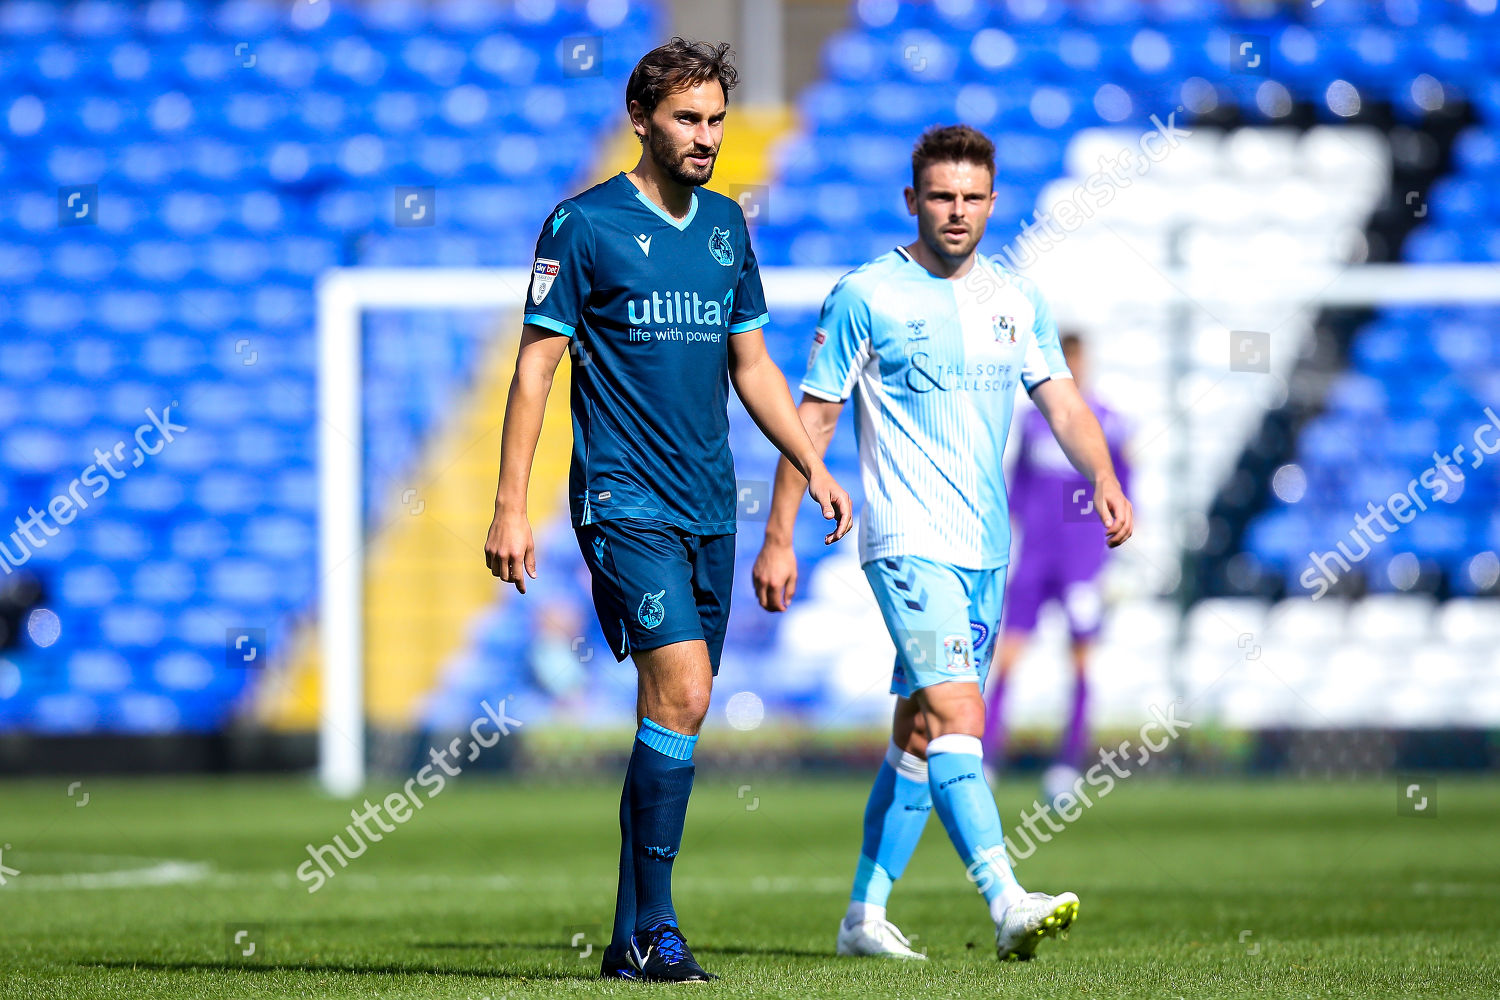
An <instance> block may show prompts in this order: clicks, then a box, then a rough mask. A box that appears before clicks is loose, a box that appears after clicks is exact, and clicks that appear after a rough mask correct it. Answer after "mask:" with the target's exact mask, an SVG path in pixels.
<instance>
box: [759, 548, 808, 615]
mask: <svg viewBox="0 0 1500 1000" xmlns="http://www.w3.org/2000/svg"><path fill="white" fill-rule="evenodd" d="M750 579H751V581H752V582H753V583H754V584H755V599H756V600H757V601H759V602H760V606H761V607H763V608H765V609H766V610H767V611H785V610H786V609H787V608H788V607H789V606H790V605H791V603H792V597H793V596H794V595H795V594H796V593H797V554H796V553H795V552H793V551H792V547H791V546H790V545H777V544H775V543H772V542H767V543H766V544H765V545H763V546H761V550H760V555H758V556H756V557H755V568H754V569H752V570H751V571H750Z"/></svg>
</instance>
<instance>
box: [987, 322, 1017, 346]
mask: <svg viewBox="0 0 1500 1000" xmlns="http://www.w3.org/2000/svg"><path fill="white" fill-rule="evenodd" d="M990 322H991V323H993V324H994V326H995V343H997V344H1014V343H1015V342H1016V318H1015V317H1014V316H991V317H990Z"/></svg>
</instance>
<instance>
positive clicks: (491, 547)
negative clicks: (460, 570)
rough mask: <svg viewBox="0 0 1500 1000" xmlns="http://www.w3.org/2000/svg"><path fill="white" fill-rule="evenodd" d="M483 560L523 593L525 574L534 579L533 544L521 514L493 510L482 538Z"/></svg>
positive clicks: (524, 591) (529, 528) (534, 548)
mask: <svg viewBox="0 0 1500 1000" xmlns="http://www.w3.org/2000/svg"><path fill="white" fill-rule="evenodd" d="M484 564H485V565H486V566H488V567H489V568H490V572H491V573H492V574H494V575H495V576H498V577H499V578H500V579H502V580H504V581H505V582H506V583H513V584H515V585H516V589H517V590H519V591H520V592H521V593H523V594H524V593H526V577H528V576H530V577H531V578H532V579H533V580H535V579H536V545H535V543H534V542H533V541H532V539H531V522H530V521H528V520H526V515H525V514H523V513H519V512H507V511H503V510H498V509H497V510H496V511H495V519H494V520H493V521H491V522H490V535H489V537H488V538H487V539H485V542H484Z"/></svg>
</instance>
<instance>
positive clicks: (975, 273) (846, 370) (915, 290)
mask: <svg viewBox="0 0 1500 1000" xmlns="http://www.w3.org/2000/svg"><path fill="white" fill-rule="evenodd" d="M1071 377H1072V373H1071V372H1069V371H1068V366H1067V364H1066V362H1064V361H1063V354H1062V345H1061V344H1060V343H1059V340H1058V335H1057V324H1056V323H1055V322H1054V321H1053V319H1052V310H1051V309H1050V308H1049V307H1048V306H1047V303H1046V302H1045V301H1044V300H1043V299H1042V297H1041V295H1040V293H1038V291H1037V289H1036V286H1035V284H1033V283H1032V281H1031V280H1030V279H1028V278H1025V277H1022V276H1021V275H1019V274H1016V273H1015V272H1013V271H1009V270H1006V269H1005V268H1004V267H1002V266H1001V265H1000V264H999V263H998V262H997V261H995V260H994V259H992V258H988V257H985V256H983V255H979V256H977V257H976V258H975V262H974V266H973V268H972V269H971V270H970V271H969V273H968V274H967V275H965V276H964V277H963V278H962V279H959V280H954V281H950V280H948V279H945V278H939V277H937V276H936V275H934V274H932V273H931V272H930V271H928V270H927V269H926V268H925V267H923V266H922V265H921V264H918V263H917V262H916V261H915V260H913V259H912V258H911V256H910V254H908V253H907V251H906V249H905V248H904V247H897V248H896V249H895V250H892V251H891V252H890V253H887V254H882V255H881V256H879V257H877V258H875V259H874V260H872V261H871V262H869V263H868V264H865V265H864V266H862V267H859V268H856V269H855V270H853V271H850V272H849V273H848V274H846V275H844V277H843V278H841V279H840V280H839V283H838V284H837V285H835V286H834V289H833V291H832V292H830V293H829V294H828V298H826V299H825V300H824V301H823V311H822V314H821V316H820V317H819V319H818V328H817V332H816V333H815V334H814V337H813V345H812V352H811V354H810V355H809V357H808V362H807V377H806V378H804V379H803V380H802V391H803V392H805V393H807V394H808V395H810V396H813V397H815V398H818V399H824V400H829V401H834V402H841V401H843V400H846V399H848V398H849V397H850V396H851V395H853V397H854V408H855V417H856V424H855V428H856V436H857V438H858V441H859V457H860V474H861V479H862V480H863V484H864V490H865V497H866V505H865V510H864V515H863V517H862V518H861V520H860V532H859V547H860V562H862V563H864V562H869V561H870V560H872V559H880V558H884V557H887V556H897V555H911V556H921V557H923V558H926V559H932V560H936V561H940V562H945V563H949V564H951V565H954V566H960V567H965V568H970V569H992V568H995V567H999V566H1005V565H1008V563H1009V562H1010V516H1009V510H1008V505H1007V499H1006V493H1005V471H1004V453H1005V439H1006V436H1007V435H1008V434H1009V431H1010V419H1011V408H1012V405H1013V404H1014V402H1015V389H1016V385H1017V384H1018V383H1019V384H1021V385H1023V386H1025V388H1026V391H1027V392H1031V391H1033V390H1035V389H1036V387H1037V386H1039V385H1041V384H1042V383H1043V382H1046V381H1047V380H1048V379H1052V378H1071Z"/></svg>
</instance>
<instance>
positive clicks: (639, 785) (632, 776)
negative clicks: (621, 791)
mask: <svg viewBox="0 0 1500 1000" xmlns="http://www.w3.org/2000/svg"><path fill="white" fill-rule="evenodd" d="M697 742H698V737H696V736H688V735H686V734H685V733H677V732H673V731H672V730H670V729H667V728H666V727H665V726H659V725H657V724H656V723H654V722H652V721H651V720H650V719H642V720H641V726H640V729H639V730H637V731H636V737H635V746H634V749H633V750H632V751H631V754H630V766H629V768H628V769H627V770H626V772H625V797H626V798H627V799H628V800H629V807H630V832H629V836H630V841H631V843H630V845H629V852H630V854H631V855H632V856H633V857H632V860H633V862H634V870H635V928H634V929H635V930H636V931H638V932H639V931H645V930H648V929H649V928H652V927H655V926H656V925H657V924H660V923H671V924H676V923H677V913H676V911H675V910H673V908H672V862H673V861H675V860H676V858H677V850H678V848H680V847H681V846H682V825H683V821H684V820H685V819H686V818H687V805H688V796H689V795H691V794H692V791H693V772H694V767H693V745H694V744H696V743H697ZM624 820H625V815H624V807H623V805H622V808H621V827H622V834H623V827H624V826H625V822H624ZM624 858H625V852H624V850H622V852H621V861H622V863H623V861H624ZM620 881H621V893H622V894H623V892H624V881H625V875H624V872H623V871H622V872H621V876H620ZM620 909H621V907H620V901H618V900H617V901H616V906H615V930H616V934H617V935H618V933H619V930H620V919H621V913H620Z"/></svg>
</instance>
